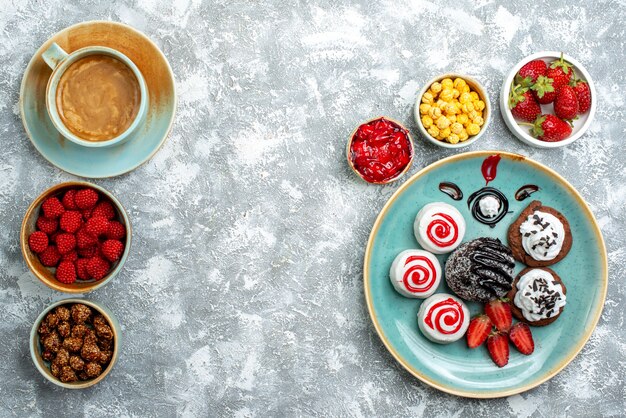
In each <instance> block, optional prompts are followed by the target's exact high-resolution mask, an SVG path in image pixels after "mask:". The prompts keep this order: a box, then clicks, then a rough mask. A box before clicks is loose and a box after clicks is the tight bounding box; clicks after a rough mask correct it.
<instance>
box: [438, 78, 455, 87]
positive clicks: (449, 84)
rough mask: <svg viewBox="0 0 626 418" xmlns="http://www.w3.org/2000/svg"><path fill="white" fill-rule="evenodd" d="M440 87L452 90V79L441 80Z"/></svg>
mask: <svg viewBox="0 0 626 418" xmlns="http://www.w3.org/2000/svg"><path fill="white" fill-rule="evenodd" d="M441 85H442V86H443V88H444V89H446V88H447V89H452V87H454V83H453V82H452V79H450V78H444V79H443V80H441Z"/></svg>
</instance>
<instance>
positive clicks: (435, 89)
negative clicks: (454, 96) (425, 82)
mask: <svg viewBox="0 0 626 418" xmlns="http://www.w3.org/2000/svg"><path fill="white" fill-rule="evenodd" d="M430 90H431V91H432V92H433V93H439V92H440V91H441V84H440V83H438V82H436V81H435V82H434V83H433V84H432V86H430Z"/></svg>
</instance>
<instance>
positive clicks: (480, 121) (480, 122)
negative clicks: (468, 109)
mask: <svg viewBox="0 0 626 418" xmlns="http://www.w3.org/2000/svg"><path fill="white" fill-rule="evenodd" d="M472 122H474V123H475V124H476V125H478V126H483V124H484V123H485V121H484V120H483V118H482V117H481V116H476V117H475V118H474V119H472Z"/></svg>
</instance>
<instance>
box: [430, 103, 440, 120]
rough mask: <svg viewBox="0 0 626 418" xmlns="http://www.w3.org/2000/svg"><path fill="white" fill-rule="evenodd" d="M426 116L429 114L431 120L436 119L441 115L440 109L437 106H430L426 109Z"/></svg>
mask: <svg viewBox="0 0 626 418" xmlns="http://www.w3.org/2000/svg"><path fill="white" fill-rule="evenodd" d="M428 116H430V117H431V118H432V119H433V120H436V119H438V118H439V116H441V109H439V108H438V107H435V106H432V107H431V108H430V109H428Z"/></svg>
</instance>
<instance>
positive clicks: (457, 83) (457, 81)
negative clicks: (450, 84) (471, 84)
mask: <svg viewBox="0 0 626 418" xmlns="http://www.w3.org/2000/svg"><path fill="white" fill-rule="evenodd" d="M466 84H467V83H466V82H465V80H463V79H462V78H461V77H457V78H455V79H454V88H455V89H459V88H461V87H463V86H465V85H466Z"/></svg>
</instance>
